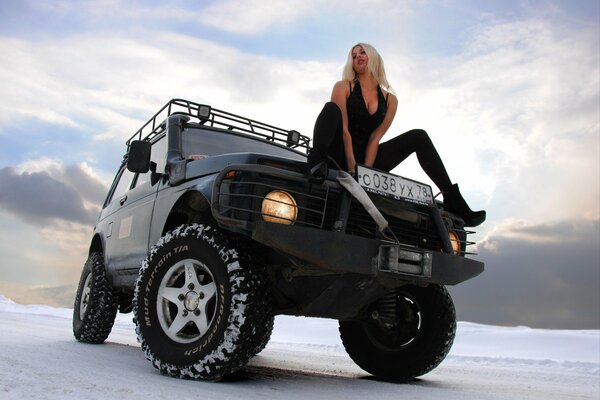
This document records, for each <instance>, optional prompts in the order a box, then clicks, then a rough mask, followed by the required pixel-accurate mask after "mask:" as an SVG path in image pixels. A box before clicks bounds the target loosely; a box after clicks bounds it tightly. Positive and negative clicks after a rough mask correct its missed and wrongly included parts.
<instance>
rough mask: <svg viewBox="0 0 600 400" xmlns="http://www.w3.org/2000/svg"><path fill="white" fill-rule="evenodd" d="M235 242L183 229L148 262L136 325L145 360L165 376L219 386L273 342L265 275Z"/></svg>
mask: <svg viewBox="0 0 600 400" xmlns="http://www.w3.org/2000/svg"><path fill="white" fill-rule="evenodd" d="M236 242H237V241H236V240H234V238H230V237H228V236H226V235H225V234H224V233H222V232H220V231H219V230H217V229H214V228H212V227H210V226H205V225H182V226H180V227H179V228H177V229H175V230H174V231H172V232H169V233H167V234H166V235H165V236H163V237H162V238H161V240H160V241H159V242H158V244H157V245H156V246H154V247H153V248H152V250H151V251H150V255H149V256H148V258H147V259H146V261H144V264H143V266H142V268H141V270H140V275H139V278H138V280H137V283H136V288H135V297H134V321H135V324H136V332H137V335H138V340H139V342H140V343H141V345H142V349H143V350H144V352H145V354H146V358H148V359H149V360H150V361H151V362H152V364H153V365H154V366H155V367H156V368H158V369H159V370H160V372H161V373H163V374H167V375H171V376H175V377H180V378H196V379H206V380H218V379H220V378H222V377H223V376H225V375H227V374H230V373H233V372H235V371H236V370H238V369H240V368H241V367H243V366H244V365H245V364H246V363H247V362H248V360H249V359H250V358H251V357H252V356H254V355H255V354H256V353H257V352H258V351H260V350H261V349H262V346H263V343H265V340H266V339H268V336H267V335H268V334H269V333H270V332H269V323H268V322H269V321H270V320H271V319H272V313H271V302H270V295H269V293H270V292H269V286H268V284H267V279H266V274H265V272H264V270H263V269H262V268H260V266H257V265H252V263H251V262H250V259H249V257H248V255H247V254H246V253H243V252H238V250H237V249H236V246H235V243H236Z"/></svg>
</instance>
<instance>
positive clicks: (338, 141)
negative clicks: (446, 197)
mask: <svg viewBox="0 0 600 400" xmlns="http://www.w3.org/2000/svg"><path fill="white" fill-rule="evenodd" d="M342 135H343V128H342V113H341V111H340V109H339V107H338V106H337V105H336V104H335V103H333V102H328V103H326V104H325V106H324V107H323V110H322V111H321V113H320V114H319V116H318V117H317V121H316V122H315V129H314V133H313V148H312V150H311V152H310V154H309V156H308V164H309V166H310V167H312V166H314V165H316V164H318V163H319V162H321V161H325V160H327V156H329V157H331V158H332V159H334V160H335V162H336V163H337V164H338V165H339V166H340V167H341V168H343V169H346V168H347V167H348V164H347V162H346V155H345V152H344V141H343V138H342ZM365 150H366V149H362V151H363V154H355V155H354V157H355V158H356V159H357V160H363V159H364V151H365ZM412 153H416V155H417V159H418V160H419V164H421V168H423V171H425V173H426V174H427V175H428V176H429V178H431V180H432V181H433V182H434V183H435V184H436V186H437V187H438V188H439V189H440V190H442V191H447V190H449V189H450V186H452V182H451V181H450V177H449V176H448V173H447V172H446V168H445V167H444V163H443V162H442V159H441V158H440V156H439V154H438V152H437V150H436V149H435V146H434V145H433V142H432V141H431V139H430V138H429V135H428V134H427V132H425V131H424V130H422V129H413V130H410V131H408V132H406V133H403V134H402V135H400V136H396V137H395V138H393V139H391V140H388V141H387V142H384V143H380V144H379V149H378V150H377V158H376V159H375V163H374V164H373V167H374V168H377V169H380V170H383V171H388V172H389V171H391V170H392V169H393V168H395V167H396V166H397V165H399V164H400V163H401V162H402V161H404V160H406V159H407V158H408V156H410V155H411V154H412Z"/></svg>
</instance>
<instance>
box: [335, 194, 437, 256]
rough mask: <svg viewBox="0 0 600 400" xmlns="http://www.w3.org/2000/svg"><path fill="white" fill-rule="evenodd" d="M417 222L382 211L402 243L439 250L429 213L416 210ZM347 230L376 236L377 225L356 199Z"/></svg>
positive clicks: (349, 216)
mask: <svg viewBox="0 0 600 400" xmlns="http://www.w3.org/2000/svg"><path fill="white" fill-rule="evenodd" d="M414 212H415V213H416V214H417V218H416V222H409V221H405V220H403V219H401V218H397V217H395V216H392V215H389V214H386V213H385V212H382V214H383V216H384V217H385V219H386V220H387V221H388V224H389V228H390V229H391V230H392V232H394V235H396V238H398V240H399V241H400V243H402V244H407V245H409V246H415V247H419V248H423V249H428V250H436V251H439V250H440V248H441V247H442V246H441V243H440V240H439V236H438V234H437V231H436V228H435V225H434V224H433V221H432V220H431V218H430V217H429V215H428V214H426V213H423V212H418V211H414ZM346 232H347V233H349V234H352V235H358V236H363V237H376V236H377V225H376V224H375V221H374V220H373V218H371V216H370V215H369V214H368V213H367V211H366V210H365V209H364V208H363V207H362V206H361V205H360V204H359V203H358V202H356V201H352V204H351V206H350V214H349V215H348V224H347V227H346Z"/></svg>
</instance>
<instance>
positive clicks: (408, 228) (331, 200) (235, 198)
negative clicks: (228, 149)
mask: <svg viewBox="0 0 600 400" xmlns="http://www.w3.org/2000/svg"><path fill="white" fill-rule="evenodd" d="M272 190H284V191H286V192H288V193H290V194H291V195H293V196H294V198H295V200H296V203H297V206H298V217H297V220H296V222H295V225H298V226H306V227H312V228H317V229H325V230H334V229H340V228H341V226H342V224H341V221H339V222H338V220H339V219H340V212H341V204H342V200H343V197H342V192H341V190H340V189H337V188H336V187H335V186H333V187H332V186H330V185H321V184H314V185H313V184H310V183H306V182H304V183H300V182H290V181H283V180H279V179H272V178H268V177H266V176H264V175H260V176H256V175H255V174H240V175H238V176H236V178H235V179H225V180H223V181H222V183H221V185H220V188H219V202H218V205H215V206H216V211H217V212H218V214H219V215H220V216H222V217H224V218H227V219H230V220H236V221H244V222H247V223H252V222H255V221H261V220H262V215H261V211H260V210H261V203H262V201H263V199H264V196H265V195H266V194H267V193H269V192H270V191H272ZM373 200H374V201H375V203H376V204H378V205H377V207H378V209H379V210H380V212H381V213H382V214H383V216H384V217H385V219H386V220H387V221H388V223H389V227H390V229H391V230H392V231H393V232H394V235H395V236H396V238H397V239H398V240H399V241H400V243H402V244H406V245H409V246H414V247H418V248H423V249H428V250H435V251H439V250H440V249H441V248H442V244H441V242H440V239H439V236H438V233H437V230H436V227H435V225H434V223H433V220H432V219H431V217H430V216H429V214H428V213H427V212H425V211H423V210H426V208H422V209H420V208H419V207H414V206H412V205H411V206H408V210H404V204H402V203H401V202H396V201H391V203H390V200H386V201H384V200H382V199H378V198H377V196H375V198H373ZM382 201H384V202H387V204H380V203H381V202H382ZM399 207H402V210H404V211H403V212H406V213H407V214H408V215H409V217H408V218H407V217H406V216H404V218H401V217H400V214H399V213H398V210H399ZM386 209H387V210H388V212H385V210H386ZM336 222H337V223H336ZM345 232H346V233H347V234H350V235H357V236H361V237H367V238H379V236H378V235H377V225H376V224H375V221H374V220H373V219H372V218H371V216H370V215H369V214H368V213H367V211H366V210H365V209H364V208H363V207H362V205H361V204H360V203H358V202H357V201H356V200H354V199H352V200H351V204H350V210H349V213H348V219H347V223H346V231H345Z"/></svg>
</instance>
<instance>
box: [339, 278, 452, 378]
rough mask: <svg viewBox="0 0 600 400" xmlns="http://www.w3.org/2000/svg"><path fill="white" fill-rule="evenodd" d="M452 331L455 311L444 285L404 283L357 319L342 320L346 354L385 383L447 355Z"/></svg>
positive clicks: (423, 371) (414, 373)
mask: <svg viewBox="0 0 600 400" xmlns="http://www.w3.org/2000/svg"><path fill="white" fill-rule="evenodd" d="M455 333H456V312H455V309H454V304H453V302H452V298H451V297H450V294H449V293H448V291H447V290H446V288H445V287H443V286H440V285H429V286H427V287H418V286H412V285H407V286H403V287H401V288H399V289H396V290H395V291H393V292H391V293H389V294H388V295H386V296H385V297H384V298H382V299H380V300H378V301H377V302H375V303H374V304H373V305H371V307H370V308H369V309H368V312H367V316H366V318H364V319H361V320H353V321H340V336H341V338H342V342H343V344H344V347H345V348H346V351H347V352H348V355H349V356H350V358H352V360H353V361H354V362H355V363H356V364H357V365H358V366H359V367H361V368H362V369H364V370H365V371H367V372H369V373H371V374H373V375H375V376H376V377H378V378H381V379H383V380H388V381H408V380H411V379H413V378H415V377H417V376H421V375H423V374H426V373H427V372H429V371H431V370H432V369H434V368H435V367H436V366H437V365H438V364H439V363H441V362H442V360H443V359H444V358H445V357H446V355H447V354H448V352H449V351H450V347H452V342H453V341H454V335H455Z"/></svg>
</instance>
